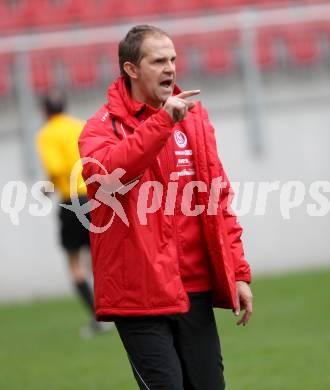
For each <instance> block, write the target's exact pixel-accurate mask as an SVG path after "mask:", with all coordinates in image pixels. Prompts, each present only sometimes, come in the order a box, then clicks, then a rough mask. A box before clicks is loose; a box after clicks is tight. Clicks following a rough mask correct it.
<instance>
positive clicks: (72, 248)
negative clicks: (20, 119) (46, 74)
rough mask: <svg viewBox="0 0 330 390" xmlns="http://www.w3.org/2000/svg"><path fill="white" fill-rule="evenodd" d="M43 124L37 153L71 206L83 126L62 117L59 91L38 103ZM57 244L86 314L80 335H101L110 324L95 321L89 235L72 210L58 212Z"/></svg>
mask: <svg viewBox="0 0 330 390" xmlns="http://www.w3.org/2000/svg"><path fill="white" fill-rule="evenodd" d="M41 106H42V111H43V114H44V115H45V117H46V123H45V124H44V126H43V127H42V128H41V129H40V130H39V132H38V134H37V150H38V153H39V156H40V159H41V161H42V164H43V167H44V169H45V172H46V174H47V176H48V178H49V180H50V181H51V182H53V184H54V187H55V189H56V190H57V191H58V193H59V196H60V200H61V201H60V203H63V204H70V203H71V193H70V175H71V171H72V168H73V166H74V165H75V164H76V162H77V161H79V160H80V157H79V151H78V138H79V135H80V133H81V130H82V128H83V126H84V122H82V121H81V120H79V119H77V118H74V117H71V116H69V115H67V114H66V113H65V110H66V99H65V97H64V95H63V94H62V93H61V92H60V91H52V92H50V93H49V94H48V95H46V96H44V97H43V98H42V100H41ZM76 190H77V194H78V199H79V203H80V204H84V203H86V202H87V195H86V192H87V191H86V186H85V183H84V181H83V179H82V177H81V174H79V176H78V180H77V186H76ZM58 217H59V232H60V242H61V245H62V247H63V249H64V251H65V252H66V255H67V259H68V265H69V270H70V274H71V278H72V281H73V284H74V287H75V290H76V292H77V293H78V295H79V297H80V299H81V301H82V302H83V304H84V306H85V307H86V309H87V310H88V312H89V314H90V316H91V321H90V324H89V325H88V326H86V327H83V328H82V329H81V331H82V335H84V336H88V335H92V334H93V333H102V332H104V331H106V330H108V329H109V324H102V323H99V322H97V321H96V320H95V316H94V299H93V293H92V289H91V287H90V285H89V282H88V269H87V267H86V264H85V263H84V261H83V258H82V253H81V252H82V249H83V248H84V247H85V248H88V252H90V251H89V249H90V240H89V231H88V230H87V229H86V228H85V227H84V226H83V225H82V224H81V223H80V221H79V219H78V218H77V217H76V215H75V213H74V212H72V210H68V209H66V208H64V207H60V208H59V213H58Z"/></svg>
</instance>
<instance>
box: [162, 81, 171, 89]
mask: <svg viewBox="0 0 330 390" xmlns="http://www.w3.org/2000/svg"><path fill="white" fill-rule="evenodd" d="M160 86H161V87H163V88H166V89H170V88H171V87H172V80H170V79H169V80H164V81H162V82H161V83H160Z"/></svg>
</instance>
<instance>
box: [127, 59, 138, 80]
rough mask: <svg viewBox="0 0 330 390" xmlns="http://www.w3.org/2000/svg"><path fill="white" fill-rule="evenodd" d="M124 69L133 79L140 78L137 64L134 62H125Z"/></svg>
mask: <svg viewBox="0 0 330 390" xmlns="http://www.w3.org/2000/svg"><path fill="white" fill-rule="evenodd" d="M124 71H125V72H126V73H127V74H128V75H129V77H130V78H131V79H133V80H136V79H137V78H138V74H137V66H136V65H134V64H132V63H131V62H128V61H127V62H125V63H124Z"/></svg>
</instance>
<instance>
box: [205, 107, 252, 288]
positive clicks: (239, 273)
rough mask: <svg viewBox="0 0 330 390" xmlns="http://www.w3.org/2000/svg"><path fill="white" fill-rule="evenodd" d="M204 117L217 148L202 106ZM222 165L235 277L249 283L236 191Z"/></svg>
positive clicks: (225, 216) (223, 207) (223, 203)
mask: <svg viewBox="0 0 330 390" xmlns="http://www.w3.org/2000/svg"><path fill="white" fill-rule="evenodd" d="M202 117H203V120H205V121H206V123H207V124H208V128H210V130H211V131H212V132H213V135H214V142H215V148H216V140H215V132H214V128H213V126H212V124H211V123H210V121H209V118H208V114H207V111H206V110H205V109H204V108H203V107H202ZM219 166H220V176H221V179H222V188H221V195H220V206H221V207H220V208H219V209H220V210H219V211H220V212H222V215H223V219H224V223H225V227H226V230H227V235H228V238H229V245H230V250H231V253H232V257H233V261H234V267H235V279H236V281H239V280H242V281H245V282H247V283H250V282H251V271H250V266H249V264H248V262H247V261H246V259H245V255H244V249H243V243H242V239H241V236H242V233H243V229H242V227H241V225H240V224H239V222H238V221H237V217H236V215H235V213H234V211H233V210H232V209H231V202H232V200H233V197H234V191H233V189H232V188H231V186H230V182H229V179H228V177H227V174H226V172H225V170H224V168H223V166H222V163H221V161H220V159H219Z"/></svg>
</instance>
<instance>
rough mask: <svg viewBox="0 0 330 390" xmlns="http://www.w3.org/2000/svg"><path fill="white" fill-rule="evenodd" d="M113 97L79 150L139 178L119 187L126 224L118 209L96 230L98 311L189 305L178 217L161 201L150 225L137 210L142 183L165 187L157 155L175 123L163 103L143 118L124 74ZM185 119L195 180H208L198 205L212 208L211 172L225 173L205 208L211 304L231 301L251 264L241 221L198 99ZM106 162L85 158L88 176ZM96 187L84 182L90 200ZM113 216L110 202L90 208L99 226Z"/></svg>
mask: <svg viewBox="0 0 330 390" xmlns="http://www.w3.org/2000/svg"><path fill="white" fill-rule="evenodd" d="M177 92H178V89H177V90H176V93H177ZM108 97H109V101H108V104H106V105H104V106H103V107H102V108H101V109H100V110H99V111H98V112H97V113H96V114H95V115H94V116H93V117H92V118H91V119H89V120H88V122H87V124H86V126H85V128H84V130H83V132H82V134H81V136H80V139H79V149H80V155H81V157H82V158H83V157H91V158H93V159H95V160H97V161H98V162H99V163H101V164H102V165H103V167H104V168H105V169H106V170H107V171H108V172H109V173H111V172H113V171H114V170H115V169H116V168H123V169H124V170H125V172H126V173H125V175H124V176H123V177H122V178H121V179H120V180H121V182H122V183H125V184H126V183H130V182H132V181H134V180H135V179H136V178H139V181H138V183H137V185H135V186H134V187H133V188H132V189H131V190H130V191H128V192H127V193H126V194H123V193H121V194H120V193H118V192H117V193H116V194H115V196H116V199H117V200H118V201H120V203H121V205H122V207H123V209H124V211H125V214H126V216H127V220H128V222H129V224H128V226H127V225H126V224H125V223H124V222H123V221H122V219H121V218H119V217H118V215H115V216H114V218H113V220H112V224H111V226H110V227H109V228H108V229H107V230H105V231H104V232H103V233H93V232H91V250H92V259H93V272H94V291H95V306H96V317H97V319H98V320H106V319H111V318H113V317H114V316H116V315H122V316H134V315H160V314H174V313H184V312H187V311H188V310H189V300H188V297H187V294H186V292H185V290H184V287H183V284H182V280H181V278H180V270H179V263H178V256H177V253H178V252H177V251H178V242H177V241H178V240H177V231H176V223H175V218H174V217H173V216H172V215H164V212H163V210H164V204H162V206H161V208H160V209H159V210H158V211H156V212H154V213H151V214H148V215H147V224H146V225H142V224H141V223H140V221H139V219H138V214H137V201H138V196H139V189H140V188H141V186H142V185H143V183H145V182H147V181H158V182H160V183H161V184H162V185H163V186H164V188H166V187H167V185H168V180H165V179H164V175H163V173H162V170H161V168H160V166H159V164H158V161H157V155H158V154H159V152H160V151H161V149H162V148H163V146H164V145H165V143H166V142H167V140H168V138H169V136H170V135H171V133H172V130H173V128H174V127H175V126H174V125H173V122H172V119H171V118H170V116H169V115H168V114H167V113H166V112H165V111H164V110H162V109H161V110H159V111H158V112H156V113H154V114H153V115H151V116H150V117H149V118H148V119H147V120H145V121H143V122H142V123H140V121H139V119H138V117H139V113H140V112H141V111H142V110H145V109H148V107H147V106H146V105H143V104H140V103H137V102H134V101H133V100H132V99H131V98H130V95H129V93H128V91H127V89H126V88H125V85H124V82H123V79H122V78H119V79H118V80H117V81H116V82H114V83H113V84H112V85H111V86H110V88H109V96H108ZM180 126H181V127H182V128H184V130H185V133H186V134H187V136H188V139H189V142H190V146H191V149H192V151H193V156H194V163H195V167H196V177H197V180H200V181H203V182H204V183H206V186H207V192H198V194H197V202H198V204H200V205H205V207H206V209H207V207H208V205H209V196H210V193H209V190H210V186H211V182H212V179H215V178H218V177H222V181H224V182H225V187H224V188H223V189H222V191H221V195H220V202H219V204H218V208H217V212H216V213H212V214H214V215H208V213H206V212H203V213H202V214H201V218H202V224H203V230H204V234H205V238H206V242H207V247H208V251H209V254H210V268H211V279H212V290H213V303H214V306H215V307H224V308H234V307H235V304H236V300H235V281H236V280H244V281H246V282H250V269H249V265H248V263H247V262H246V260H245V259H244V252H243V247H242V242H241V239H240V237H241V233H242V228H241V227H240V225H239V224H238V223H237V220H236V217H235V216H234V215H233V213H232V212H229V209H228V208H229V204H228V199H229V197H230V196H231V188H230V185H229V182H228V179H227V177H226V174H225V172H224V170H223V167H222V165H221V162H220V161H219V158H218V155H217V148H216V141H215V136H214V129H213V127H212V125H211V124H210V122H209V120H208V116H207V112H206V110H205V109H204V108H203V107H202V106H201V104H200V103H197V104H196V106H195V107H194V109H193V110H191V111H190V112H189V114H188V116H187V117H186V119H185V120H183V121H182V122H180ZM101 164H96V163H93V162H88V163H85V164H84V167H83V176H84V179H85V180H88V179H89V178H92V177H93V175H95V174H99V175H104V173H105V172H104V169H103V167H102V166H101V167H100V165H101ZM99 186H100V184H99V183H96V182H95V183H91V184H89V185H88V186H87V189H88V196H89V198H90V199H94V198H95V194H96V192H97V190H98V189H99ZM112 217H113V209H112V208H111V207H109V206H108V205H106V204H105V203H101V204H100V205H99V207H96V208H95V209H94V210H92V211H91V218H92V223H93V224H94V225H96V226H105V225H106V224H107V223H109V221H110V220H111V218H112Z"/></svg>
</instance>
